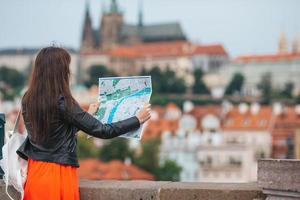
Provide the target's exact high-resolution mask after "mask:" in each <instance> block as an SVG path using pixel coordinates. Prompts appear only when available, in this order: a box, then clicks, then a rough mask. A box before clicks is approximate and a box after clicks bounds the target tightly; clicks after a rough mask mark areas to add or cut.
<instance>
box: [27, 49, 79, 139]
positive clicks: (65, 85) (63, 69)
mask: <svg viewBox="0 0 300 200" xmlns="http://www.w3.org/2000/svg"><path fill="white" fill-rule="evenodd" d="M70 62H71V56H70V54H69V53H68V52H67V51H66V50H65V49H63V48H58V47H46V48H43V49H41V50H40V52H39V53H38V55H37V57H36V59H35V63H34V69H33V72H32V75H31V79H30V82H29V88H28V90H27V92H26V94H25V95H24V97H23V101H22V103H23V106H24V107H25V111H26V117H27V118H28V121H29V122H30V125H31V126H30V129H31V136H32V139H33V141H34V142H36V143H41V142H42V141H43V140H44V139H45V137H46V136H47V135H49V133H50V131H51V124H50V123H51V121H52V120H53V119H54V116H55V115H56V114H57V113H58V98H59V96H60V95H62V96H63V97H64V98H65V102H66V104H67V105H68V106H69V107H70V106H72V105H74V103H75V100H74V99H73V97H72V95H71V91H70V87H69V78H70V69H69V65H70Z"/></svg>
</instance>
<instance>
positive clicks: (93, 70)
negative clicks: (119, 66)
mask: <svg viewBox="0 0 300 200" xmlns="http://www.w3.org/2000/svg"><path fill="white" fill-rule="evenodd" d="M88 75H89V80H87V81H85V85H86V86H87V87H91V86H92V85H98V79H99V78H100V77H108V76H116V74H115V72H114V71H112V70H108V69H107V67H106V66H104V65H93V66H91V67H90V69H89V71H88Z"/></svg>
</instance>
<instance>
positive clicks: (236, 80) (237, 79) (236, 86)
mask: <svg viewBox="0 0 300 200" xmlns="http://www.w3.org/2000/svg"><path fill="white" fill-rule="evenodd" d="M244 81H245V78H244V76H243V75H242V74H241V73H236V74H234V76H233V78H232V80H231V81H230V83H229V84H228V86H227V88H226V91H225V94H226V95H233V94H235V93H241V91H242V88H243V84H244Z"/></svg>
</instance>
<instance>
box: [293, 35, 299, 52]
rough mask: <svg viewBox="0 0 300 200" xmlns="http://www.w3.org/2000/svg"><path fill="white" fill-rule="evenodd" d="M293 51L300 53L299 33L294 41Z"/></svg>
mask: <svg viewBox="0 0 300 200" xmlns="http://www.w3.org/2000/svg"><path fill="white" fill-rule="evenodd" d="M292 52H293V53H300V40H299V37H298V36H297V35H295V37H294V40H293V43H292Z"/></svg>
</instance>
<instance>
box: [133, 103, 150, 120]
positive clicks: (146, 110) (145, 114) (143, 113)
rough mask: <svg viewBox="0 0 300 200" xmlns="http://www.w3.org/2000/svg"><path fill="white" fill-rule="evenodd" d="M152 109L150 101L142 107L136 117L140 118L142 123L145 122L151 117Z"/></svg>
mask: <svg viewBox="0 0 300 200" xmlns="http://www.w3.org/2000/svg"><path fill="white" fill-rule="evenodd" d="M150 111H151V104H149V103H147V104H145V105H144V107H142V108H141V109H140V110H139V111H138V113H137V114H136V117H137V118H138V119H139V121H140V124H143V123H145V122H146V121H148V120H149V119H150V118H151V115H150Z"/></svg>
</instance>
